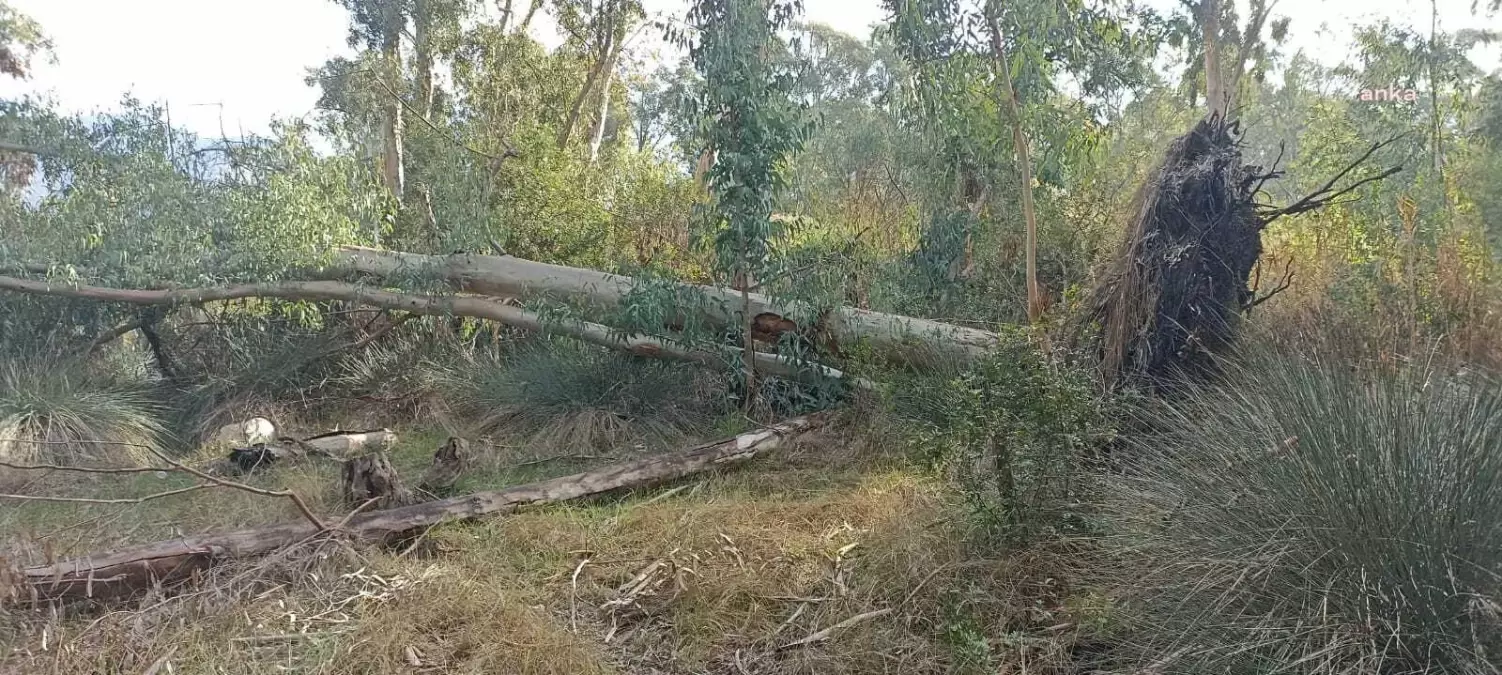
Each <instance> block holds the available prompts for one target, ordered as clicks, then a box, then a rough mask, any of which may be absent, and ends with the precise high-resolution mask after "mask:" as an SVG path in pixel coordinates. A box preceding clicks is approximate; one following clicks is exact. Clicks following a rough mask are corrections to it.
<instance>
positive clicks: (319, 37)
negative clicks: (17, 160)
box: [0, 0, 1502, 136]
mask: <svg viewBox="0 0 1502 675" xmlns="http://www.w3.org/2000/svg"><path fill="white" fill-rule="evenodd" d="M1238 1H1239V2H1240V3H1241V4H1243V6H1244V5H1245V0H1238ZM1438 1H1439V7H1440V23H1441V29H1442V30H1455V29H1459V28H1466V27H1473V28H1489V29H1492V30H1498V31H1502V16H1498V17H1493V18H1487V17H1484V16H1477V17H1473V16H1471V14H1470V5H1471V0H1438ZM6 2H8V3H9V4H10V5H12V6H13V7H15V8H16V9H17V10H19V11H21V12H22V13H25V14H28V15H30V16H31V17H32V18H34V19H36V20H37V21H38V22H40V23H41V24H42V27H43V30H44V31H46V32H47V33H48V34H49V35H50V36H51V37H52V39H53V42H54V43H55V45H56V52H57V59H58V62H57V63H56V64H55V65H48V64H38V67H37V68H36V69H35V73H34V78H33V80H32V81H30V82H25V83H17V82H13V81H11V80H9V79H8V78H4V79H0V98H13V97H16V96H19V95H22V94H23V93H41V94H50V95H52V96H54V97H55V98H56V100H57V101H58V102H59V103H60V104H61V105H62V106H63V107H64V108H66V109H68V110H73V111H78V112H90V111H95V110H100V109H110V108H113V107H115V106H116V104H117V103H118V101H119V100H120V98H121V96H122V95H123V94H125V93H126V92H131V93H133V94H134V95H135V96H136V97H138V98H140V99H143V100H145V101H150V102H165V103H166V104H167V105H168V107H169V109H170V112H171V115H172V119H173V121H174V122H175V123H179V124H183V125H186V126H188V127H189V128H191V129H193V130H194V131H197V132H198V133H200V134H203V135H208V136H218V135H219V132H220V128H221V124H222V125H223V128H224V130H225V131H226V132H228V134H229V135H230V136H238V135H240V133H241V132H242V131H244V132H264V131H265V130H266V129H267V125H268V123H269V121H270V119H271V118H272V117H273V116H282V117H290V116H301V115H305V114H307V113H308V112H309V111H311V110H312V108H313V105H314V102H315V101H316V99H317V94H316V92H315V91H314V90H313V89H312V88H310V87H308V86H306V85H305V84H304V83H303V78H304V77H305V76H306V73H307V69H308V68H310V67H315V66H318V65H321V64H322V63H323V62H324V61H325V60H327V59H328V58H330V57H332V56H335V55H339V54H345V53H348V52H349V48H348V47H347V46H346V44H345V37H346V35H347V22H348V18H347V14H346V13H345V10H344V9H343V8H341V7H339V6H338V5H336V4H335V3H334V2H332V0H253V1H252V0H133V1H131V0H6ZM1149 2H1150V3H1151V4H1153V5H1154V6H1158V7H1162V8H1165V9H1167V8H1171V7H1173V6H1175V5H1176V4H1177V0H1149ZM1483 2H1484V0H1483ZM645 3H646V5H647V7H648V10H649V11H666V12H669V13H676V14H680V15H681V13H682V11H683V9H684V8H685V7H686V6H687V1H686V0H645ZM805 10H806V11H805V17H806V19H807V20H809V21H813V22H822V23H827V24H829V25H831V26H833V27H835V28H837V29H839V30H842V31H845V32H848V33H853V34H856V35H858V36H864V35H866V34H867V33H868V32H869V27H870V25H871V24H873V23H875V22H879V21H881V20H882V17H883V12H882V9H881V3H880V0H805ZM1274 14H1275V15H1279V14H1281V15H1287V16H1290V17H1291V18H1292V19H1293V23H1292V27H1291V29H1290V34H1291V35H1290V37H1291V47H1292V49H1294V50H1298V49H1302V50H1304V51H1306V52H1307V53H1309V54H1310V55H1311V56H1314V57H1315V58H1318V59H1319V60H1321V61H1325V62H1327V63H1329V62H1334V61H1338V60H1339V59H1340V58H1342V57H1343V56H1344V55H1345V53H1346V47H1347V46H1348V45H1349V43H1350V38H1351V35H1350V28H1349V26H1350V24H1351V21H1352V20H1353V19H1360V20H1363V21H1371V20H1375V19H1379V18H1383V17H1385V18H1389V19H1391V20H1393V21H1394V22H1396V23H1406V24H1417V25H1418V26H1419V27H1420V28H1421V29H1423V30H1424V31H1425V32H1427V30H1428V26H1429V2H1428V0H1361V1H1360V2H1359V3H1358V2H1349V1H1341V0H1291V1H1287V0H1285V2H1283V3H1280V4H1278V5H1277V6H1276V7H1275V9H1274ZM535 23H536V24H538V25H537V26H535V27H534V30H535V31H536V32H538V33H539V35H538V37H539V38H540V39H542V40H543V41H544V42H545V43H550V44H552V43H556V38H554V37H553V36H552V35H551V32H552V31H551V27H550V26H548V25H545V24H546V22H544V21H538V22H535ZM1322 24H1328V25H1329V27H1330V28H1329V30H1328V31H1321V26H1322ZM543 33H548V34H543ZM1473 58H1475V59H1476V60H1477V61H1478V64H1479V65H1481V66H1482V67H1483V68H1485V69H1487V70H1496V69H1498V68H1502V49H1499V48H1498V47H1492V48H1487V49H1483V50H1478V52H1477V53H1476V54H1473Z"/></svg>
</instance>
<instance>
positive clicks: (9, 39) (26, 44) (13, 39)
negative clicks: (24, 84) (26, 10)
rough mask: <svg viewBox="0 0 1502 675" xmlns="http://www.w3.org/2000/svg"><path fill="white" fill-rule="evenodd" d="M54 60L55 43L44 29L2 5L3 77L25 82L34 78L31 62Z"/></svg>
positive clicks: (0, 53) (0, 47) (0, 57)
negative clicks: (39, 58) (33, 60)
mask: <svg viewBox="0 0 1502 675" xmlns="http://www.w3.org/2000/svg"><path fill="white" fill-rule="evenodd" d="M38 56H41V57H44V58H51V57H52V41H51V40H50V39H48V37H47V36H46V34H44V33H43V32H42V27H41V25H40V24H38V23H37V22H36V20H35V19H32V18H31V17H29V16H26V15H25V14H22V13H20V12H17V11H16V10H15V8H14V7H11V6H10V5H9V4H8V3H5V2H0V75H9V76H10V77H13V78H16V79H20V80H24V79H27V78H28V77H30V76H31V62H32V59H35V58H37V57H38Z"/></svg>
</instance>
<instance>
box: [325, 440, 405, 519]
mask: <svg viewBox="0 0 1502 675" xmlns="http://www.w3.org/2000/svg"><path fill="white" fill-rule="evenodd" d="M340 494H342V495H343V496H344V501H345V503H346V504H348V505H349V506H351V507H359V506H362V505H364V504H365V503H366V502H368V501H371V500H375V503H376V507H377V508H381V509H394V508H397V507H400V506H406V505H408V504H411V503H413V502H414V501H416V499H415V497H414V496H413V494H412V491H411V490H409V489H407V486H406V485H405V484H404V483H403V482H402V477H401V476H400V475H398V474H397V473H396V469H395V468H393V467H392V466H391V460H389V459H387V458H386V454H385V453H383V452H374V453H371V454H368V455H361V456H359V457H355V458H353V459H348V460H345V462H344V467H343V469H342V471H341V472H340Z"/></svg>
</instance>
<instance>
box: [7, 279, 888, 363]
mask: <svg viewBox="0 0 1502 675" xmlns="http://www.w3.org/2000/svg"><path fill="white" fill-rule="evenodd" d="M0 290H8V291H16V292H20V293H30V294H33V295H51V296H58V297H73V298H90V299H94V300H102V301H106V302H125V303H131V304H137V305H179V304H202V303H206V302H215V301H219V300H233V299H237V298H282V299H287V300H345V301H349V302H355V303H359V304H363V305H368V306H371V307H383V308H386V309H399V310H402V311H406V312H411V313H413V314H423V315H428V316H454V315H458V316H472V317H475V318H480V319H489V320H491V321H497V322H500V323H504V324H506V325H509V326H515V327H517V328H521V329H524V330H531V331H537V332H543V333H553V334H557V335H564V336H567V337H571V338H574V339H576V340H580V341H583V342H588V343H591V344H596V345H600V346H603V347H608V348H611V349H619V350H621V351H625V352H627V353H630V354H634V355H637V356H650V357H656V358H669V359H677V360H682V361H691V362H695V363H702V364H705V365H714V366H718V365H722V364H724V363H725V362H726V359H729V358H736V357H739V356H740V350H738V349H731V348H726V349H725V350H723V351H721V352H711V351H704V350H696V349H689V348H686V347H682V346H679V345H677V344H674V343H672V342H670V341H667V340H660V339H657V338H652V337H646V336H631V337H620V336H618V335H617V332H616V331H614V330H612V329H611V328H609V327H607V326H602V325H600V324H594V323H586V322H583V321H578V322H571V323H552V322H548V321H545V320H544V319H543V318H542V317H541V316H539V315H538V314H536V313H533V312H528V311H526V310H524V309H521V308H519V307H512V306H510V305H506V304H502V303H500V302H497V301H495V300H489V299H484V298H475V297H464V296H456V297H435V296H425V295H413V294H406V293H392V292H390V291H381V290H375V289H371V288H367V287H362V286H357V285H355V284H349V283H344V282H338V281H289V282H280V283H267V284H247V285H240V286H226V287H219V288H186V289H175V290H170V291H148V290H135V289H116V288H104V287H100V286H76V285H71V284H52V283H50V282H45V281H32V280H29V279H17V278H15V277H5V276H0ZM755 358H756V363H757V366H758V367H759V368H761V370H763V371H765V372H767V373H770V374H773V375H777V376H779V377H786V378H788V379H797V380H805V381H807V380H815V381H817V380H826V379H841V378H843V377H844V374H843V373H841V372H840V371H838V370H835V369H833V368H828V367H824V366H815V365H800V364H796V363H793V362H791V361H789V360H788V359H785V358H782V357H780V356H778V355H776V354H764V353H761V352H758V353H757V354H756V355H755ZM851 384H852V385H853V386H857V387H861V388H870V387H871V386H872V385H871V384H870V383H869V382H866V381H865V380H859V379H857V380H854V381H852V382H851Z"/></svg>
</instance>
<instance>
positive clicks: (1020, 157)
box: [989, 15, 1047, 323]
mask: <svg viewBox="0 0 1502 675" xmlns="http://www.w3.org/2000/svg"><path fill="white" fill-rule="evenodd" d="M989 22H990V24H991V48H992V50H993V51H995V54H994V57H995V59H996V66H997V70H998V71H999V72H998V73H997V78H996V79H997V80H998V81H999V82H1001V84H1002V98H1003V99H1005V101H1006V105H1007V108H1008V109H1009V110H1010V111H1011V115H1012V147H1013V148H1014V149H1015V150H1016V153H1017V168H1018V170H1019V171H1021V173H1022V220H1023V223H1024V225H1025V227H1026V228H1027V241H1026V243H1025V244H1024V246H1025V248H1026V255H1027V320H1028V322H1029V323H1038V319H1040V318H1041V317H1042V316H1043V310H1044V309H1045V308H1046V306H1047V301H1046V300H1045V299H1044V297H1043V293H1042V291H1041V289H1040V287H1039V285H1038V219H1037V216H1036V215H1035V214H1034V211H1033V167H1032V157H1031V155H1030V153H1028V150H1027V136H1026V135H1024V134H1023V133H1022V106H1020V105H1018V103H1017V90H1016V89H1015V88H1013V86H1012V62H1011V60H1010V59H1008V58H1007V50H1006V45H1005V43H1003V42H1002V36H1001V22H1000V21H999V20H998V19H997V18H996V17H995V16H994V15H992V16H991V17H989Z"/></svg>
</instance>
